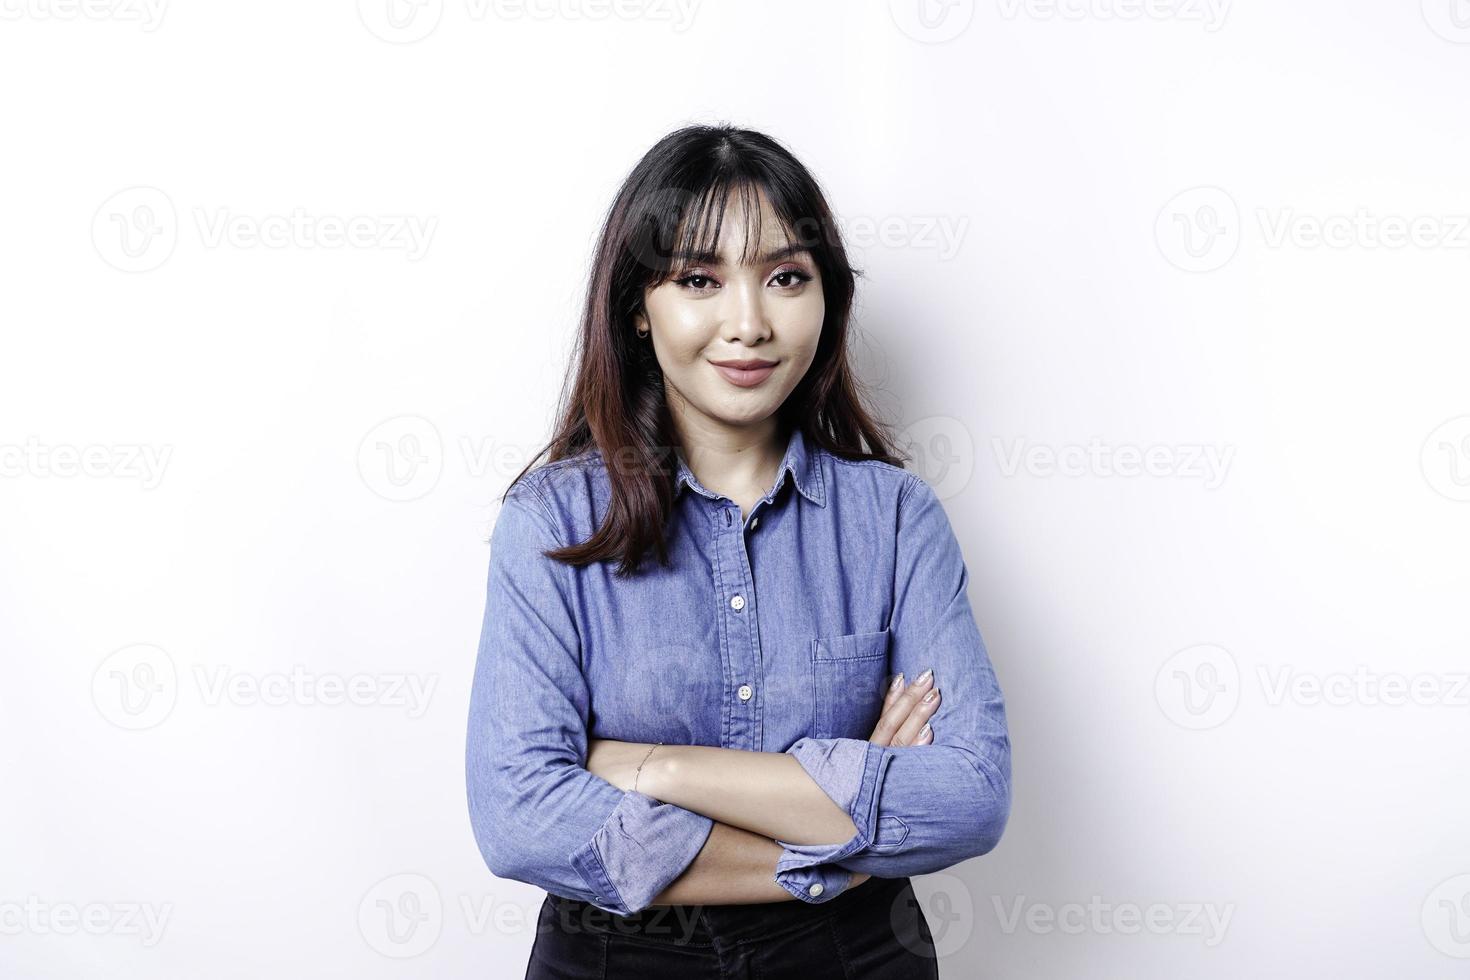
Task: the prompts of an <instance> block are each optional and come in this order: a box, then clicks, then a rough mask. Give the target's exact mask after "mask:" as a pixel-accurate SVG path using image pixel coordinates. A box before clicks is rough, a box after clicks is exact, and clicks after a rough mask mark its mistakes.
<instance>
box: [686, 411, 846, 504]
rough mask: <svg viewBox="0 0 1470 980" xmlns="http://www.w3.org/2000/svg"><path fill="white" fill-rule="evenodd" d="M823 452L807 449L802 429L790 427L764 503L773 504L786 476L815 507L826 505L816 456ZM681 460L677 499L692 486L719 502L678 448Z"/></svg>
mask: <svg viewBox="0 0 1470 980" xmlns="http://www.w3.org/2000/svg"><path fill="white" fill-rule="evenodd" d="M820 453H821V447H820V446H815V447H814V446H808V445H807V439H806V435H805V434H804V433H803V432H802V431H801V426H799V425H794V426H792V427H791V436H790V438H788V439H787V441H786V455H785V456H783V457H782V459H781V465H780V466H779V467H777V468H776V482H775V485H773V486H772V487H771V489H770V491H769V492H767V494H766V495H765V497H763V498H762V499H763V500H766V501H770V500H772V499H774V498H775V496H776V494H777V492H779V491H780V489H781V484H782V483H784V482H785V479H786V474H787V473H790V474H791V478H792V479H793V480H795V481H796V489H797V490H798V491H799V492H800V493H801V495H802V496H803V497H805V498H806V499H808V500H810V501H811V502H812V503H814V504H816V505H817V506H818V507H824V506H826V500H827V495H826V485H825V484H824V483H823V482H822V467H821V466H820V465H818V460H817V456H818V454H820ZM675 454H676V455H677V457H678V460H679V471H678V473H677V474H676V475H675V476H674V496H675V498H677V497H678V496H679V494H680V493H681V492H682V491H683V489H684V487H685V486H689V487H692V488H693V489H694V491H695V492H696V493H699V494H701V495H703V496H706V497H709V498H711V499H717V498H718V497H719V496H720V495H719V494H716V493H712V492H711V491H709V490H706V489H705V488H704V487H703V486H702V485H701V484H700V482H699V480H697V479H696V478H695V476H694V472H693V471H692V470H690V469H689V464H688V463H686V462H685V460H684V453H683V451H682V450H679V449H675Z"/></svg>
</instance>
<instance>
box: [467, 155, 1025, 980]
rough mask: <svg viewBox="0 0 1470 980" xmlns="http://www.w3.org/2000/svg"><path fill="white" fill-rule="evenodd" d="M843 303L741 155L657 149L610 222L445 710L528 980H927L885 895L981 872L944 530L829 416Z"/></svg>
mask: <svg viewBox="0 0 1470 980" xmlns="http://www.w3.org/2000/svg"><path fill="white" fill-rule="evenodd" d="M853 289H854V271H853V270H852V269H851V267H850V266H849V265H848V262H847V258H846V255H845V253H844V251H843V248H842V245H841V242H840V239H839V236H838V234H837V230H836V227H835V224H834V221H833V218H832V214H831V211H830V210H829V208H828V206H827V203H826V201H825V200H824V198H823V195H822V193H821V191H820V189H819V188H818V185H817V183H816V181H815V180H814V179H813V177H812V176H811V174H810V173H808V172H807V170H806V169H805V168H804V167H803V166H802V165H801V164H800V163H799V162H797V161H796V160H795V159H794V158H793V157H792V156H791V155H790V154H789V153H788V152H787V151H786V150H785V149H784V148H782V147H781V146H780V145H778V144H777V143H775V142H774V141H772V140H771V139H769V138H768V137H766V136H763V135H761V134H759V133H755V132H751V131H748V130H742V129H735V128H733V127H728V126H721V127H709V126H694V127H689V128H686V129H681V130H679V131H677V132H675V133H672V134H670V135H669V136H667V137H665V138H664V139H663V140H661V141H660V142H659V143H658V144H657V145H656V146H654V147H653V148H652V149H651V150H650V151H649V152H648V154H647V155H646V156H645V157H644V158H643V159H642V160H641V161H640V162H639V164H638V165H637V167H636V168H634V170H633V171H632V173H631V174H630V175H629V176H628V178H627V179H626V181H625V182H624V184H623V186H622V188H621V190H620V191H619V193H618V195H617V198H616V200H615V201H614V204H613V206H612V208H611V210H610V211H609V213H608V217H607V220H606V224H605V227H604V228H603V231H602V236H601V239H600V243H599V246H598V249H597V252H596V257H595V261H594V268H593V270H592V275H591V281H590V285H589V289H588V298H587V304H586V308H585V312H584V316H583V323H582V330H581V337H580V347H579V350H578V352H577V363H576V366H575V368H574V371H573V373H572V374H571V375H570V378H571V387H570V390H569V392H568V393H567V394H566V397H565V399H564V402H563V408H562V411H561V417H560V421H559V424H558V426H557V429H556V434H555V436H554V437H553V439H552V441H551V444H550V445H549V446H548V447H547V450H543V453H546V452H547V451H549V454H550V455H549V460H548V461H547V463H546V464H544V465H541V466H538V467H535V468H532V466H528V467H527V469H526V470H523V471H522V472H521V474H519V475H518V476H517V478H516V479H515V480H514V481H513V482H512V485H511V487H510V489H509V490H508V491H507V493H506V496H505V498H504V503H503V506H502V508H501V511H500V514H499V517H498V518H497V520H496V523H495V528H494V532H493V534H492V536H491V557H490V574H489V590H488V595H487V599H486V605H485V620H484V628H483V633H482V638H481V643H480V649H479V656H478V662H477V664H476V669H475V678H474V685H473V690H472V694H471V704H470V718H469V737H468V744H467V755H466V776H467V781H468V788H469V806H470V816H471V821H472V823H473V826H474V831H475V835H476V840H477V842H478V844H479V846H480V849H481V853H482V854H483V855H484V858H485V861H486V863H487V864H488V865H489V867H490V870H491V871H493V872H494V873H495V874H496V875H497V876H499V877H502V878H513V879H516V880H519V881H524V882H529V883H532V884H535V885H538V886H540V887H542V888H544V889H546V891H547V892H548V893H549V894H548V897H547V899H546V901H545V903H544V904H543V905H542V909H541V914H540V921H539V922H538V926H537V938H536V941H535V944H534V947H533V950H532V954H531V962H530V965H529V968H528V970H527V973H526V976H527V977H578V978H582V977H599V978H604V977H605V978H621V977H634V976H637V977H639V978H642V980H650V978H659V977H678V978H686V977H704V976H708V977H745V976H751V977H756V976H759V977H768V978H769V977H786V976H790V977H803V978H806V980H812V978H822V977H863V978H885V977H902V978H906V980H910V978H916V977H933V976H937V975H938V974H937V968H936V963H935V959H934V949H933V942H932V938H931V934H930V931H929V926H928V923H927V922H926V921H925V919H924V916H923V913H922V912H921V910H920V909H919V907H918V904H917V902H916V901H915V900H914V896H913V890H912V887H911V884H910V882H909V876H910V875H915V874H925V873H929V872H934V871H938V870H941V869H944V868H947V867H950V866H952V865H954V864H956V863H958V862H960V861H963V860H965V859H966V858H969V857H973V856H975V855H978V854H984V853H986V852H987V851H989V850H990V849H991V848H993V847H994V846H995V844H996V842H997V841H998V840H999V838H1000V836H1001V833H1002V831H1003V830H1004V828H1005V824H1006V819H1007V817H1008V815H1009V810H1010V742H1009V738H1008V735H1007V731H1006V722H1005V711H1004V706H1003V701H1002V697H1001V691H1000V688H999V686H998V684H997V682H996V678H995V675H994V672H993V671H992V669H991V665H990V662H989V658H988V656H987V654H986V650H985V646H984V644H983V642H982V641H981V637H980V633H979V631H978V629H977V628H976V625H975V621H974V618H973V615H972V613H971V609H970V604H969V599H968V597H967V595H966V584H967V581H968V576H967V573H966V568H965V564H964V560H963V558H962V556H961V554H960V549H959V544H958V542H957V540H956V538H955V535H954V532H953V530H952V529H951V526H950V523H949V521H948V518H947V516H946V515H945V512H944V510H943V508H942V507H941V505H940V503H939V500H938V498H937V497H936V496H935V494H934V492H933V490H932V489H931V488H930V486H929V485H928V484H927V483H926V482H925V481H924V480H922V479H921V478H919V477H918V476H917V475H915V474H912V473H910V472H908V471H906V470H904V469H903V468H902V467H901V466H900V465H899V462H898V460H897V459H896V458H895V457H894V455H893V453H892V450H891V442H890V439H889V437H888V436H887V435H886V434H885V432H884V430H883V428H882V427H881V426H880V425H879V424H878V423H876V422H875V421H874V420H873V419H872V418H871V417H870V415H869V413H868V411H867V410H866V408H865V407H864V405H863V404H862V400H861V399H860V397H859V395H858V385H857V381H856V379H855V377H854V375H853V372H852V370H851V368H850V366H849V363H848V351H847V338H848V318H849V313H850V310H851V306H852V299H853ZM538 458H539V456H538ZM535 462H536V461H535V460H532V464H533V465H534V464H535ZM649 552H652V554H651V555H650V554H649ZM908 678H912V682H911V683H910V682H909V681H908V680H906V679H908ZM890 681H891V683H890ZM940 685H942V686H943V689H944V690H943V694H942V695H941V694H940ZM870 876H871V877H870Z"/></svg>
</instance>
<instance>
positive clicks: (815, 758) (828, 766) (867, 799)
mask: <svg viewBox="0 0 1470 980" xmlns="http://www.w3.org/2000/svg"><path fill="white" fill-rule="evenodd" d="M786 751H787V752H788V753H789V754H791V755H793V756H795V757H796V761H798V762H800V763H801V767H802V768H803V769H805V770H806V772H807V775H809V776H810V777H811V778H812V781H813V782H815V783H816V784H817V785H818V786H820V787H821V788H822V792H824V793H826V794H827V796H828V797H830V798H831V800H832V802H833V803H836V804H837V805H838V806H840V807H842V809H843V810H845V811H846V812H847V815H848V816H849V817H851V818H852V822H853V825H854V826H855V827H856V828H857V833H855V834H853V835H852V837H851V838H850V839H848V840H846V841H844V842H843V843H841V844H793V843H791V842H789V841H784V840H780V839H777V841H776V843H777V844H780V845H781V847H782V848H783V850H782V852H781V857H780V858H778V859H777V861H776V882H777V883H778V884H780V885H781V887H783V888H785V889H786V890H787V891H789V892H791V894H793V895H795V896H796V897H797V898H800V899H802V900H804V901H807V902H823V901H830V900H831V899H833V898H836V897H837V895H838V894H841V892H842V890H843V889H845V888H846V887H847V882H848V881H849V880H850V879H851V875H850V874H849V873H848V872H847V871H846V870H845V869H843V868H835V867H834V868H830V869H823V870H821V871H819V872H813V871H812V870H811V869H818V868H820V867H821V866H823V865H828V864H831V862H834V861H840V860H842V859H843V858H845V857H850V856H851V855H853V854H858V853H860V852H862V851H863V850H865V849H867V847H868V846H869V845H870V844H871V843H872V841H873V836H874V832H875V828H876V826H877V821H878V787H879V786H881V785H882V782H883V776H884V774H885V773H886V772H887V770H888V765H889V763H890V762H892V761H893V756H892V755H891V754H890V753H889V752H888V751H887V750H886V749H885V747H884V746H881V745H875V744H873V743H872V742H868V741H865V740H863V739H855V738H801V739H797V741H796V743H795V744H794V745H792V746H791V748H789V749H787V750H786ZM813 873H818V874H820V875H821V876H820V877H819V878H818V881H820V882H821V884H822V888H821V889H820V890H819V891H818V894H817V895H815V896H813V895H811V893H810V886H811V884H812V883H813V882H812V881H811V875H812V874H813ZM843 876H846V877H845V878H844V877H843ZM834 878H836V879H838V880H839V881H840V882H841V887H840V888H837V889H836V890H835V891H834V889H832V888H831V887H830V886H831V884H832V882H833V879H834Z"/></svg>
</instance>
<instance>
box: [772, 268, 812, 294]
mask: <svg viewBox="0 0 1470 980" xmlns="http://www.w3.org/2000/svg"><path fill="white" fill-rule="evenodd" d="M777 279H786V280H788V281H787V282H785V283H782V284H781V288H782V289H788V290H797V289H800V288H801V287H802V286H803V285H804V284H805V283H809V282H811V281H812V277H811V276H809V275H807V274H806V273H805V272H802V271H801V270H800V269H782V270H781V271H780V272H778V273H776V274H775V275H774V276H772V277H771V281H772V282H775V281H776V280H777Z"/></svg>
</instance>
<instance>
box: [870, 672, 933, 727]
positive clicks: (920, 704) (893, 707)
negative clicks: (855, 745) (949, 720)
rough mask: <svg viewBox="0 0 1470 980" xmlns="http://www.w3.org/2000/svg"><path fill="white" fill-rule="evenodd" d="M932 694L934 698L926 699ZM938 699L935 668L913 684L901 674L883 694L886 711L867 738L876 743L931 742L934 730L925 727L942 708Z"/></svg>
mask: <svg viewBox="0 0 1470 980" xmlns="http://www.w3.org/2000/svg"><path fill="white" fill-rule="evenodd" d="M929 695H932V699H931V700H929V701H925V700H924V698H925V697H926V696H929ZM939 700H940V698H939V688H937V687H935V686H934V672H933V671H932V670H926V671H924V673H923V674H921V675H919V679H918V680H916V681H914V682H913V683H912V684H907V683H906V680H905V678H904V677H903V675H902V674H900V675H899V676H898V678H897V679H896V681H895V682H894V683H893V684H891V685H890V686H889V689H888V694H887V695H886V696H885V697H884V698H883V713H882V715H881V716H880V717H879V718H878V725H877V727H876V728H874V729H873V734H872V735H871V736H870V737H869V738H868V741H870V742H872V743H874V744H875V745H928V744H929V743H930V742H932V741H934V730H933V729H932V728H930V729H927V730H926V729H925V726H926V725H927V724H928V723H929V718H930V717H931V716H932V715H933V714H934V712H935V711H938V710H939ZM921 733H922V734H921Z"/></svg>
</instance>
